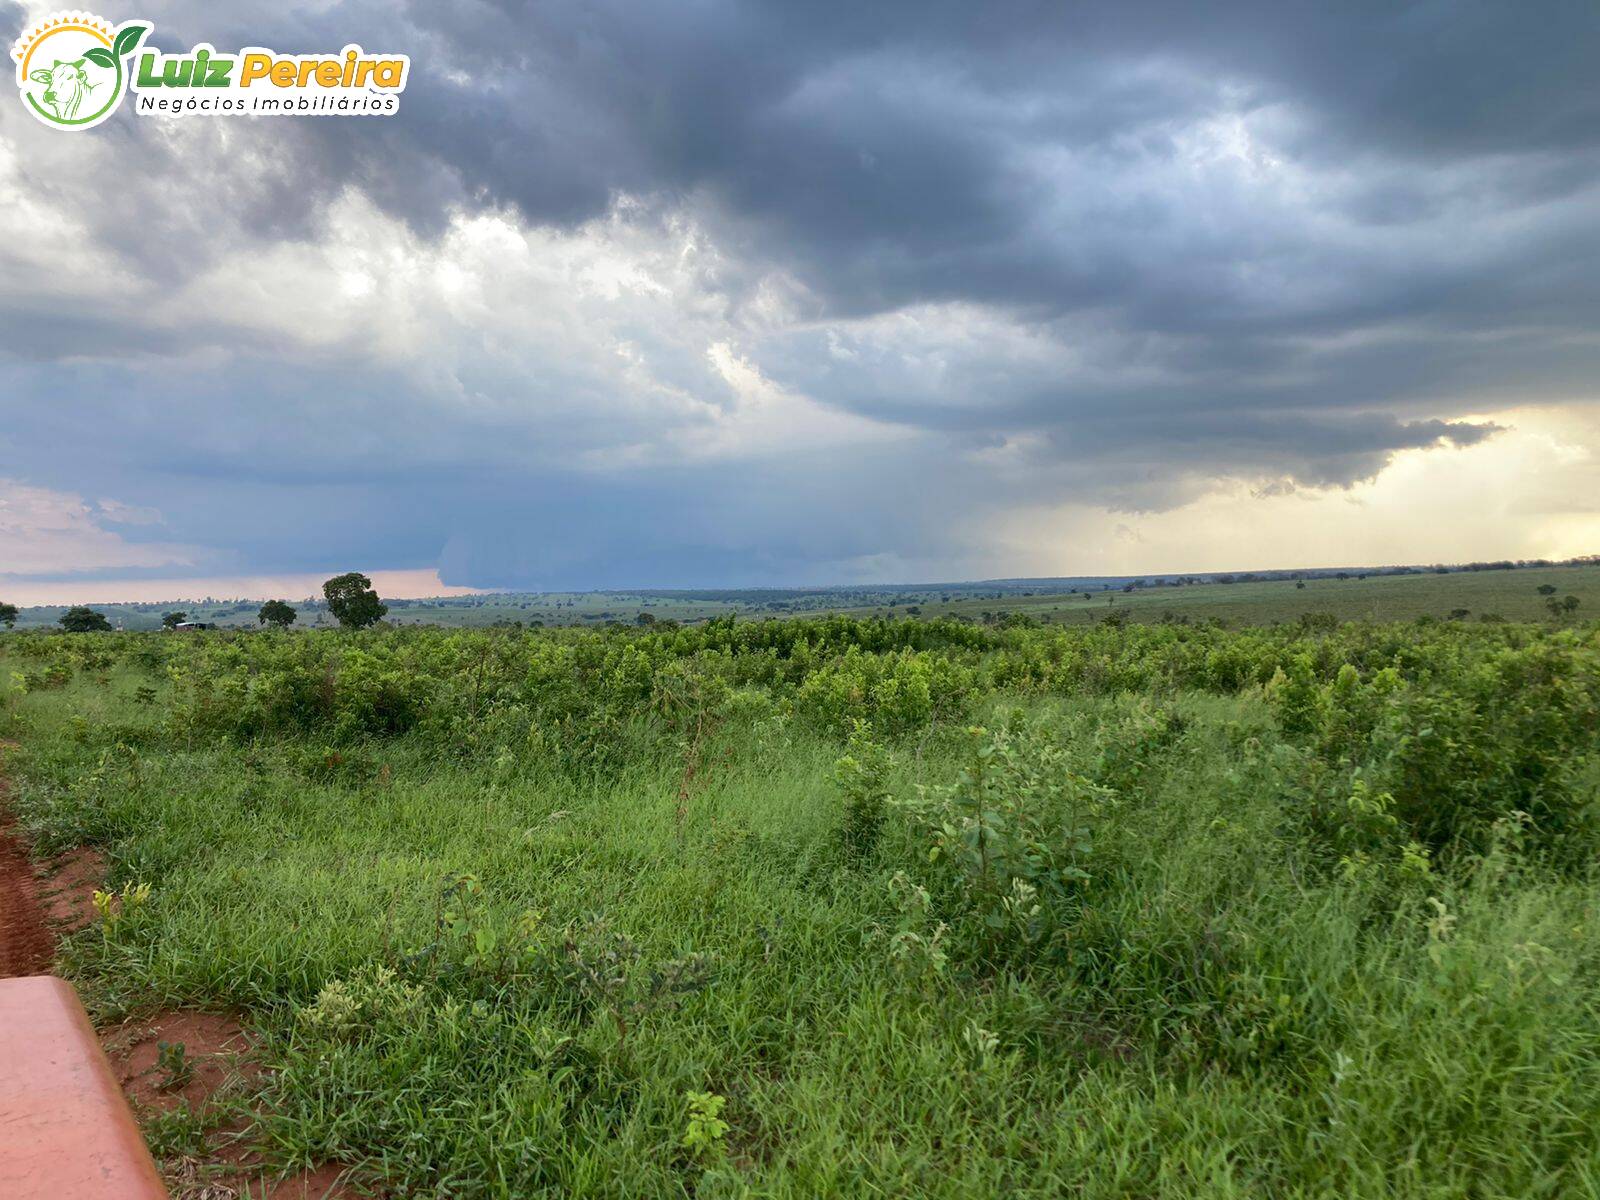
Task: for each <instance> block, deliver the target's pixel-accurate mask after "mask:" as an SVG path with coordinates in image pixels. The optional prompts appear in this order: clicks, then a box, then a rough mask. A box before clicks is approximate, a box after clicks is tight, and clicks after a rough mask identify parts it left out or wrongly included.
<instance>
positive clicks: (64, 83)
mask: <svg viewBox="0 0 1600 1200" xmlns="http://www.w3.org/2000/svg"><path fill="white" fill-rule="evenodd" d="M83 63H84V60H83V59H81V58H79V59H74V60H73V61H72V62H61V61H60V60H59V59H58V60H57V61H56V64H55V66H53V67H51V68H50V69H49V70H45V69H43V68H41V69H39V70H37V71H30V72H29V73H28V78H29V79H31V80H33V81H34V82H35V83H42V84H45V85H46V87H45V90H44V96H43V97H42V99H43V102H44V103H45V104H46V105H48V106H49V107H51V108H53V109H54V110H55V114H56V119H57V120H60V121H71V120H73V119H74V118H76V117H77V115H78V109H79V108H80V107H82V105H83V102H84V100H86V99H87V98H88V96H89V93H90V92H92V91H93V90H94V87H95V85H94V84H92V83H90V82H89V77H88V75H86V74H85V73H84V70H83Z"/></svg>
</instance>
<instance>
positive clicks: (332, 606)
mask: <svg viewBox="0 0 1600 1200" xmlns="http://www.w3.org/2000/svg"><path fill="white" fill-rule="evenodd" d="M322 594H323V596H324V597H325V598H326V599H327V601H328V611H329V612H331V613H332V614H333V616H334V619H335V620H336V621H338V622H339V624H340V625H342V626H343V627H344V628H346V629H365V628H366V627H367V626H368V625H376V624H377V623H378V622H379V621H380V620H382V618H383V614H384V613H386V612H388V611H389V606H388V605H387V604H385V603H384V602H383V601H381V600H379V599H378V593H377V592H375V591H373V590H372V580H370V579H368V578H367V577H366V576H365V575H363V574H361V572H359V571H348V572H346V573H345V574H343V575H335V576H334V577H333V578H332V579H330V580H328V582H327V583H325V584H323V585H322Z"/></svg>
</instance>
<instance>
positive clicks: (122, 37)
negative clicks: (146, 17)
mask: <svg viewBox="0 0 1600 1200" xmlns="http://www.w3.org/2000/svg"><path fill="white" fill-rule="evenodd" d="M149 32H150V26H148V25H129V26H127V27H126V28H125V29H122V30H120V31H119V32H118V33H117V40H116V41H115V42H113V43H112V46H111V53H112V54H114V55H115V56H116V57H117V58H125V57H127V56H128V55H129V54H132V53H133V52H134V49H135V48H136V47H137V46H138V45H139V43H140V42H141V41H143V40H144V35H145V34H147V33H149Z"/></svg>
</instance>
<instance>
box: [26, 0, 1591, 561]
mask: <svg viewBox="0 0 1600 1200" xmlns="http://www.w3.org/2000/svg"><path fill="white" fill-rule="evenodd" d="M0 13H7V14H8V15H7V16H5V17H4V18H3V19H0V34H3V35H4V36H6V37H7V38H8V39H9V37H10V36H12V34H13V33H14V31H15V30H16V29H17V28H20V26H21V25H22V24H23V13H22V11H21V10H20V9H16V8H12V9H9V10H3V9H0ZM146 15H149V16H150V17H151V18H153V19H154V21H155V22H156V34H155V37H154V41H155V43H156V44H157V45H160V46H162V47H163V48H169V49H170V48H177V47H181V46H186V45H187V44H189V43H190V42H193V41H198V40H202V39H203V40H208V41H211V42H212V43H214V44H216V45H218V46H219V47H228V46H234V45H239V44H243V43H252V44H267V45H272V46H274V47H276V48H278V49H280V50H284V51H305V50H314V49H322V48H327V47H338V46H341V45H343V44H344V43H346V42H349V41H359V42H361V43H362V44H364V45H366V46H367V47H368V48H370V49H392V50H403V51H406V52H408V53H410V54H411V55H412V56H413V60H414V67H413V76H412V83H411V85H410V87H409V88H408V90H407V92H406V94H405V96H404V97H403V99H402V103H401V110H400V113H399V114H398V115H397V116H395V117H393V118H386V119H381V120H331V119H317V120H288V119H284V120H271V121H265V120H264V121H253V122H238V121H225V120H209V121H208V120H206V119H203V118H186V119H185V120H183V121H181V122H177V123H173V124H171V125H168V124H165V123H163V122H160V121H155V120H151V119H148V118H135V117H133V116H132V114H126V113H124V114H119V115H118V118H117V119H116V120H114V121H112V122H111V123H109V124H107V125H106V126H104V127H102V128H101V129H99V130H96V131H94V133H93V134H91V135H84V136H81V137H71V138H68V137H62V136H60V135H59V134H55V133H53V132H51V131H48V130H44V129H42V128H40V127H38V126H37V125H36V123H34V122H32V121H30V120H28V119H27V118H26V116H25V115H24V114H22V113H21V112H20V110H18V109H17V108H16V106H15V105H8V106H5V107H4V108H0V199H3V200H5V201H6V208H7V209H8V210H9V214H8V215H3V216H0V234H3V235H4V236H3V237H0V272H3V273H4V276H5V279H6V281H7V282H8V283H9V284H10V286H9V287H8V288H6V289H5V298H4V299H0V389H3V391H4V393H5V394H6V396H7V397H8V402H7V405H6V410H7V411H6V415H5V419H4V420H0V479H4V478H13V479H21V480H25V481H26V482H27V483H29V484H33V485H37V486H39V487H45V488H55V489H59V490H61V491H63V492H83V491H84V490H85V489H86V488H88V487H90V486H91V484H90V483H88V482H86V481H87V480H92V481H93V483H92V487H93V488H94V489H96V490H97V491H98V492H103V493H104V494H106V495H107V496H109V497H114V498H116V499H118V500H120V501H123V502H126V503H129V504H134V505H139V506H143V507H150V508H155V509H159V510H160V511H161V512H162V513H163V514H164V516H165V522H166V523H165V525H164V526H162V527H160V528H158V529H152V530H147V531H144V532H140V531H134V532H132V533H130V534H127V535H126V537H125V538H124V540H127V538H135V539H137V538H138V537H142V536H143V537H149V538H150V539H152V540H156V539H160V540H162V541H164V542H170V543H173V544H182V545H185V546H198V547H210V548H211V549H210V551H209V552H207V553H208V554H209V557H206V558H204V559H203V561H201V562H199V563H197V566H199V567H204V568H206V569H212V568H216V569H221V568H223V567H228V568H262V569H274V570H287V569H300V568H302V567H305V568H307V569H310V568H312V567H317V568H320V567H321V566H323V565H329V566H333V565H337V564H338V563H340V562H344V561H347V560H349V559H350V558H351V557H359V556H362V555H367V556H371V557H374V558H376V557H382V558H383V559H384V564H383V565H395V566H402V565H405V566H410V565H426V564H432V563H434V562H442V563H443V564H444V566H445V569H446V570H447V572H449V573H450V574H451V575H452V576H453V578H452V581H453V582H462V583H472V584H530V585H531V584H548V585H566V584H586V583H599V582H607V583H619V584H620V583H624V582H627V581H628V580H645V581H652V582H657V583H688V582H705V581H708V580H716V579H727V580H729V581H730V582H734V581H739V582H743V581H749V580H754V579H762V578H767V579H773V580H801V579H822V578H827V577H828V575H827V573H828V572H837V571H846V570H849V569H850V567H849V564H851V563H855V562H866V561H879V562H887V563H891V564H908V565H912V564H922V565H927V566H928V568H929V569H930V570H932V569H933V568H934V567H935V566H936V565H937V564H940V563H944V564H949V565H950V566H951V567H952V569H954V568H956V567H959V566H961V565H964V564H967V563H969V562H973V561H976V559H975V558H974V547H975V546H976V545H978V544H981V542H982V534H981V529H982V525H983V517H984V515H985V514H986V513H989V514H995V513H1001V512H1005V511H1009V510H1012V509H1015V508H1018V507H1021V506H1032V505H1040V504H1050V503H1053V502H1070V501H1080V502H1083V501H1092V502H1097V503H1101V504H1104V505H1108V506H1112V507H1116V508H1119V509H1125V510H1128V511H1152V510H1159V509H1161V508H1165V507H1170V506H1173V505H1179V504H1183V503H1186V502H1188V501H1189V500H1192V499H1193V498H1194V497H1196V496H1197V495H1200V494H1202V493H1203V492H1204V491H1205V490H1206V489H1207V488H1209V487H1213V486H1215V485H1216V484H1217V483H1218V481H1226V480H1242V481H1245V482H1247V483H1251V484H1257V485H1261V486H1263V487H1264V488H1272V487H1277V486H1280V483H1281V481H1283V480H1289V481H1292V482H1293V483H1296V484H1299V485H1305V486H1311V487H1338V486H1342V485H1347V484H1350V483H1353V482H1356V481H1359V480H1364V479H1369V478H1371V477H1373V476H1374V475H1376V474H1377V473H1378V472H1380V471H1381V470H1382V469H1383V468H1384V466H1385V464H1386V463H1387V462H1388V461H1389V460H1390V458H1391V456H1392V455H1393V454H1394V453H1396V452H1397V451H1401V450H1406V449H1413V448H1423V447H1450V446H1467V445H1472V444H1474V443H1477V442H1479V441H1481V440H1482V439H1484V438H1485V437H1488V436H1492V435H1493V433H1494V432H1495V427H1494V426H1493V425H1492V424H1487V423H1484V422H1483V421H1481V420H1474V419H1473V414H1481V413H1485V412H1494V411H1498V410H1502V409H1505V408H1509V407H1515V406H1517V405H1519V404H1528V403H1564V404H1571V403H1585V402H1589V401H1591V400H1592V399H1593V382H1592V381H1593V380H1594V379H1595V378H1596V371H1597V368H1600V347H1597V346H1596V344H1595V340H1594V338H1593V335H1592V330H1593V329H1594V328H1595V327H1596V324H1597V321H1600V282H1597V281H1600V272H1597V270H1596V267H1597V266H1600V263H1597V261H1596V260H1597V258H1600V254H1597V248H1600V246H1597V241H1600V239H1597V238H1596V235H1595V228H1596V217H1597V215H1600V205H1597V197H1600V191H1597V189H1600V86H1597V84H1596V81H1595V75H1594V69H1593V63H1594V61H1595V57H1596V51H1597V50H1600V10H1596V9H1595V7H1594V6H1593V5H1592V4H1589V3H1586V2H1578V0H1573V2H1570V3H1569V2H1563V0H1552V2H1550V3H1546V4H1540V5H1537V6H1516V5H1507V4H1503V3H1487V2H1485V3H1470V2H1465V0H1463V2H1457V3H1450V4H1441V3H1437V2H1430V3H1417V4H1396V3H1393V2H1389V3H1381V4H1380V3H1372V4H1338V5H1330V4H1326V3H1286V2H1283V0H1277V2H1270V3H1269V2H1266V0H1262V2H1260V3H1256V2H1253V0H1252V2H1239V3H1232V4H1228V5H1223V6H1218V5H1196V4H1192V3H1187V2H1182V0H1169V2H1166V3H1143V4H1141V3H1118V4H1111V3H1106V4H1092V5H1059V4H1045V3H1029V4H1021V3H1017V4H1004V3H999V4H988V5H972V4H955V3H926V2H924V3H918V4H900V3H874V4H860V3H853V4H820V3H819V4H805V5H799V4H792V3H778V2H772V3H765V4H762V3H750V2H747V0H746V2H740V3H733V2H731V0H729V2H725V3H694V4H677V3H674V4H642V3H638V2H637V0H630V2H621V0H617V2H613V3H608V4H577V3H572V4H549V3H539V4H534V3H513V2H510V0H504V2H500V3H468V4H451V5H439V4H431V3H422V2H420V0H414V2H412V3H408V4H380V3H376V2H373V0H365V2H354V3H334V4H322V3H316V4H294V3H291V4H287V5H283V6H278V7H275V8H274V9H272V10H271V11H258V12H250V11H248V10H245V9H239V8H236V7H228V6H217V5H202V4H198V3H180V4H172V5H155V6H151V7H150V8H149V9H148V10H147V14H146ZM551 264H555V265H553V266H552V265H551ZM463 280H464V281H465V282H462V281H463ZM297 285H303V288H300V290H297ZM303 293H304V294H303ZM463 297H465V298H463ZM801 429H803V430H805V431H806V433H805V435H804V436H798V435H797V432H796V431H797V430H801ZM931 480H938V481H940V482H939V486H937V487H930V486H929V483H930V481H931ZM113 489H114V490H113ZM930 493H931V494H930ZM797 514H800V515H797ZM908 569H909V566H908ZM3 571H4V567H3V565H0V573H3Z"/></svg>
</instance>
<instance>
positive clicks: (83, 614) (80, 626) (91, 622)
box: [61, 605, 111, 633]
mask: <svg viewBox="0 0 1600 1200" xmlns="http://www.w3.org/2000/svg"><path fill="white" fill-rule="evenodd" d="M61 628H63V629H65V630H66V631H67V632H68V633H103V632H109V631H110V629H111V622H110V621H108V620H106V615H105V613H102V612H95V610H94V609H92V608H84V607H82V606H81V605H79V606H78V607H75V608H69V609H67V611H66V612H64V613H62V614H61Z"/></svg>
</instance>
